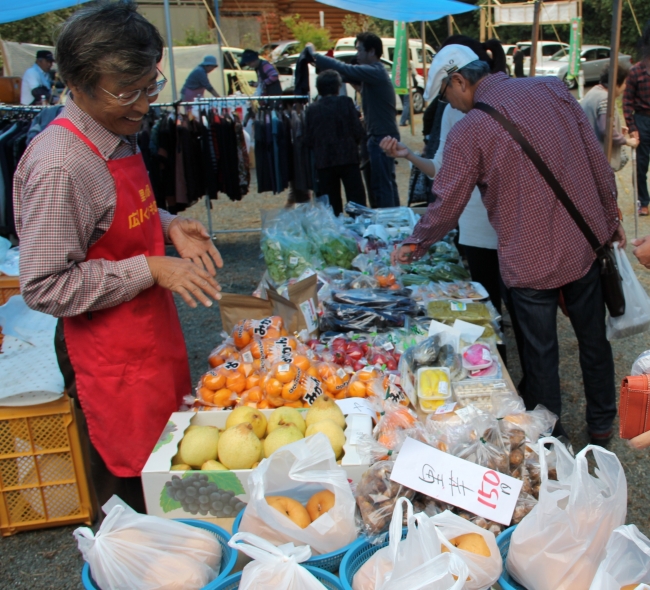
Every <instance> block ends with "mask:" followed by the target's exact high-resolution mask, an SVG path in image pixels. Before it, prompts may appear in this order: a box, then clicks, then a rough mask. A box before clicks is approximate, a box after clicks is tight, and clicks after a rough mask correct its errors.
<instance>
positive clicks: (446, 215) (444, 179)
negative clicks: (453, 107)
mask: <svg viewBox="0 0 650 590" xmlns="http://www.w3.org/2000/svg"><path fill="white" fill-rule="evenodd" d="M468 134H469V130H468V132H466V133H464V134H463V133H458V134H454V133H452V134H451V135H450V137H449V141H448V143H447V147H446V149H445V154H444V165H443V166H442V168H441V169H440V170H439V171H438V174H437V176H436V179H435V181H434V185H433V193H434V194H435V195H436V200H435V201H434V202H433V203H432V204H431V205H429V206H428V208H427V211H426V213H425V214H424V215H423V216H422V218H421V219H420V221H419V222H418V224H417V225H416V226H415V229H414V230H413V234H412V235H411V236H410V237H408V238H407V239H406V240H404V242H403V244H402V246H401V247H400V248H399V249H398V250H396V251H395V252H394V254H393V256H392V259H393V261H394V262H401V263H406V262H409V261H411V260H417V259H418V258H421V257H422V256H423V255H424V254H425V253H426V252H427V250H428V249H429V246H431V244H433V243H435V242H437V241H439V240H441V239H442V238H443V237H445V235H447V233H449V232H450V231H451V230H452V229H454V227H456V224H457V223H458V218H459V217H460V215H461V213H462V212H463V211H464V209H465V206H466V205H467V203H468V201H469V199H470V197H471V196H472V191H473V190H474V186H475V185H476V183H477V181H478V178H479V173H480V171H479V164H478V161H479V160H478V157H477V154H475V153H474V151H473V148H472V144H471V139H469V137H468ZM468 140H469V141H468Z"/></svg>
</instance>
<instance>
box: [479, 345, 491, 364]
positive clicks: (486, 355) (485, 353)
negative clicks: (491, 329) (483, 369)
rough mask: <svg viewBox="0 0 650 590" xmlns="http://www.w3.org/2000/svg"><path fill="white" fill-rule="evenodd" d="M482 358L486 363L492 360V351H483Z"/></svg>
mask: <svg viewBox="0 0 650 590" xmlns="http://www.w3.org/2000/svg"><path fill="white" fill-rule="evenodd" d="M481 356H482V358H483V360H484V361H485V362H486V363H487V362H488V361H491V360H492V355H491V354H490V351H489V350H488V349H487V348H484V349H483V352H482V353H481Z"/></svg>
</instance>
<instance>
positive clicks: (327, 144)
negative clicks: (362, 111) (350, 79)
mask: <svg viewBox="0 0 650 590" xmlns="http://www.w3.org/2000/svg"><path fill="white" fill-rule="evenodd" d="M342 83H343V82H342V81H341V76H340V75H339V73H338V72H335V71H334V70H324V71H323V72H321V73H320V74H319V75H318V78H317V79H316V88H317V89H318V94H319V95H320V97H319V99H318V100H317V101H316V102H314V103H313V104H312V105H311V106H310V107H309V108H308V109H307V112H306V134H305V138H306V142H307V145H308V146H310V147H311V148H312V149H313V150H314V159H315V162H316V171H317V174H318V191H317V194H318V195H319V196H321V195H328V196H329V200H330V205H331V206H332V209H334V213H335V214H336V215H338V214H339V213H341V212H342V211H343V202H342V200H341V181H342V182H343V186H344V187H345V197H346V199H347V200H348V201H353V202H355V203H359V204H360V205H365V204H366V191H365V189H364V186H363V181H362V180H361V171H360V170H359V141H361V138H362V136H363V127H362V126H361V121H360V120H359V113H358V112H357V110H356V108H355V107H354V103H353V102H352V99H351V98H350V97H349V96H339V89H340V88H341V85H342Z"/></svg>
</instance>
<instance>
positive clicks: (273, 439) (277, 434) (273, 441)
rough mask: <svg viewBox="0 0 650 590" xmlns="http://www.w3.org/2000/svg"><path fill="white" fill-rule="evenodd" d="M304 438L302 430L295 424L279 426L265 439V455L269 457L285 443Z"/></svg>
mask: <svg viewBox="0 0 650 590" xmlns="http://www.w3.org/2000/svg"><path fill="white" fill-rule="evenodd" d="M301 438H304V436H303V435H302V432H300V430H298V428H296V427H295V426H294V425H293V424H285V425H283V426H278V427H277V428H276V429H275V430H274V431H273V432H272V433H271V434H269V435H268V436H267V437H266V438H265V439H264V456H265V457H266V458H269V457H270V456H271V455H272V454H273V453H274V452H275V451H277V450H278V449H279V448H281V447H284V446H285V445H288V444H291V443H292V442H296V441H297V440H300V439H301Z"/></svg>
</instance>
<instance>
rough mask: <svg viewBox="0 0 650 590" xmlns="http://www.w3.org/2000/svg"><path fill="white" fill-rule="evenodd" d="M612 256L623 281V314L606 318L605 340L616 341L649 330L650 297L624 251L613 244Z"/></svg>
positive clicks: (615, 243) (616, 243)
mask: <svg viewBox="0 0 650 590" xmlns="http://www.w3.org/2000/svg"><path fill="white" fill-rule="evenodd" d="M614 256H615V257H616V265H617V266H618V272H619V273H620V275H621V280H622V281H623V294H624V295H625V313H624V314H623V315H622V316H619V317H617V318H614V317H612V316H610V315H608V316H607V339H608V340H617V339H619V338H627V337H628V336H633V335H634V334H641V333H642V332H645V331H646V330H647V329H648V328H650V297H648V294H647V293H646V292H645V289H644V288H643V287H642V286H641V283H639V279H637V278H636V274H634V270H633V269H632V265H631V264H630V261H629V260H628V259H627V256H626V254H625V251H624V250H622V249H621V248H619V247H618V242H614Z"/></svg>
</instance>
